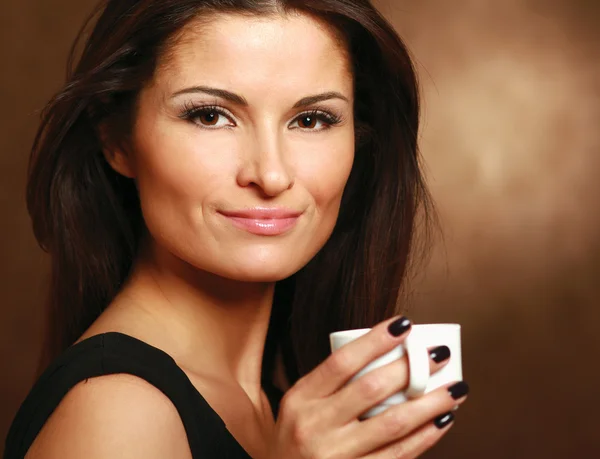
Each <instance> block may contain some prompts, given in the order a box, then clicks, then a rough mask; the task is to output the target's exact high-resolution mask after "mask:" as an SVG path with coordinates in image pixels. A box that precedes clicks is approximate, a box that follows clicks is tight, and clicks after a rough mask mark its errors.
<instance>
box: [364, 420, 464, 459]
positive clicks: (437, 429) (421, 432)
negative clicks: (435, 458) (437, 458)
mask: <svg viewBox="0 0 600 459" xmlns="http://www.w3.org/2000/svg"><path fill="white" fill-rule="evenodd" d="M453 424H454V414H453V413H452V412H448V413H443V414H442V415H440V416H438V418H436V419H435V420H434V421H432V422H430V423H428V424H427V425H425V426H423V427H421V428H420V429H418V430H416V431H415V432H413V433H412V434H411V435H409V436H407V437H405V438H403V439H402V440H399V441H396V442H394V443H392V444H390V445H387V446H384V447H383V448H380V449H379V450H377V451H374V452H372V453H369V454H367V455H366V456H361V459H414V458H416V457H419V456H420V455H421V454H423V453H424V452H425V451H427V450H428V449H430V448H431V447H432V446H433V445H435V444H436V443H437V442H438V441H439V440H440V439H441V438H442V437H443V436H444V435H445V434H446V433H447V432H448V430H449V429H450V427H451V426H452V425H453Z"/></svg>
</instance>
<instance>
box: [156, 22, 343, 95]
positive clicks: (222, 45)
mask: <svg viewBox="0 0 600 459" xmlns="http://www.w3.org/2000/svg"><path fill="white" fill-rule="evenodd" d="M350 67H351V66H350V62H349V59H348V56H347V52H346V48H345V44H344V42H343V40H342V39H341V37H340V35H339V33H338V32H337V31H336V30H335V29H334V28H332V27H331V26H329V25H327V24H325V23H324V22H322V21H320V20H318V19H316V18H313V17H311V16H309V15H305V14H300V13H293V14H288V15H286V16H281V15H272V16H247V15H240V14H223V13H221V14H218V15H214V16H211V17H209V18H201V19H200V20H197V21H194V22H192V23H190V24H188V25H187V26H186V27H185V28H184V29H183V30H182V32H181V33H180V34H179V36H178V38H177V40H176V41H175V42H174V44H173V45H172V46H171V48H170V49H169V50H168V52H167V53H166V54H165V57H164V58H163V60H162V62H161V64H160V65H159V67H158V68H157V72H156V75H155V83H158V84H159V85H162V86H166V87H169V88H170V89H175V88H181V87H182V86H185V85H195V84H198V82H199V81H202V82H203V83H209V82H210V81H214V82H215V83H216V84H220V85H221V86H223V85H227V86H231V87H232V88H242V89H243V88H261V87H265V86H269V87H271V88H272V90H273V91H275V90H277V89H286V88H288V89H290V90H292V89H293V90H294V91H302V88H306V90H307V91H310V92H313V91H315V90H318V89H319V88H323V89H325V88H327V89H329V90H330V89H334V88H333V87H332V86H334V87H335V88H337V89H338V90H343V89H346V90H347V91H348V92H350V89H349V88H351V85H352V75H351V73H350ZM348 95H351V94H348Z"/></svg>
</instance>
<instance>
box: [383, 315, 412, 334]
mask: <svg viewBox="0 0 600 459" xmlns="http://www.w3.org/2000/svg"><path fill="white" fill-rule="evenodd" d="M411 325H412V324H411V323H410V320H408V319H407V318H406V317H400V318H399V319H396V320H394V321H393V322H392V323H391V324H389V325H388V331H389V332H390V335H392V336H400V335H401V334H402V333H404V332H406V331H407V330H408V329H409V328H410V327H411Z"/></svg>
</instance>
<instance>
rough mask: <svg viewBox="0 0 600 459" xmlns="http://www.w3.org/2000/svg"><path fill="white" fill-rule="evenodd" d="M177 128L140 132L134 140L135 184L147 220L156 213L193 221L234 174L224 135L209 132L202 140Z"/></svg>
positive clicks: (231, 149)
mask: <svg viewBox="0 0 600 459" xmlns="http://www.w3.org/2000/svg"><path fill="white" fill-rule="evenodd" d="M178 131H179V130H178V129H171V130H170V131H169V132H168V133H167V132H161V131H160V130H155V131H154V132H153V134H152V135H146V136H144V135H143V133H142V135H141V137H142V138H143V140H142V141H141V142H138V143H137V144H136V153H137V155H136V156H137V158H136V159H137V160H136V164H137V166H138V167H137V171H136V172H137V182H138V189H139V194H140V200H141V203H142V208H143V212H144V216H145V218H146V220H147V223H148V226H155V225H153V224H152V223H151V222H150V221H149V220H157V219H161V220H164V221H172V222H173V221H177V222H178V223H184V222H185V223H188V224H190V223H191V224H193V223H194V222H195V220H196V219H197V218H198V216H199V210H200V209H199V206H202V205H203V204H205V203H206V202H209V201H210V200H211V197H212V196H213V195H215V194H216V193H218V192H219V190H221V189H222V188H223V187H224V186H227V185H228V182H229V181H230V180H231V177H235V173H234V171H233V170H232V168H234V167H235V156H236V155H235V148H234V146H232V145H231V144H230V142H227V139H225V138H219V136H214V137H213V139H211V142H210V144H207V143H205V142H199V141H198V138H197V137H194V136H193V135H190V134H189V133H188V132H185V131H184V132H178ZM154 223H155V224H159V222H154Z"/></svg>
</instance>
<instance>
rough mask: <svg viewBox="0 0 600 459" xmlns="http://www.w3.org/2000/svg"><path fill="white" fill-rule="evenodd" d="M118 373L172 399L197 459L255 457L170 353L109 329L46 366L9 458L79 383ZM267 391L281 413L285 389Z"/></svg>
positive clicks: (16, 428)
mask: <svg viewBox="0 0 600 459" xmlns="http://www.w3.org/2000/svg"><path fill="white" fill-rule="evenodd" d="M115 373H128V374H131V375H135V376H137V377H140V378H142V379H144V380H146V381H148V382H149V383H150V384H152V385H153V386H155V387H157V388H158V389H160V390H161V391H162V392H163V393H164V394H165V395H166V396H167V397H168V398H169V399H170V400H171V402H172V403H173V405H174V406H175V408H176V409H177V411H178V413H179V416H180V417H181V420H182V422H183V426H184V427H185V431H186V434H187V438H188V442H189V446H190V450H191V452H192V457H193V458H194V459H199V458H201V459H209V458H219V459H238V458H239V459H242V458H244V459H247V458H249V457H250V455H249V454H248V453H247V452H246V451H245V450H244V448H242V446H241V445H240V444H239V443H238V442H237V440H236V439H235V437H234V436H233V435H232V434H231V432H229V430H227V426H226V425H225V422H224V421H223V419H221V417H220V416H219V415H218V414H217V413H216V411H214V410H213V409H212V408H211V406H210V405H209V404H208V402H207V401H206V400H205V399H204V398H203V397H202V395H200V392H198V391H197V390H196V388H195V387H194V385H193V384H192V383H191V381H190V380H189V378H188V377H187V375H186V374H185V372H184V371H183V370H182V369H181V368H180V367H179V366H178V365H177V364H176V363H175V360H174V359H173V358H172V357H171V356H170V355H168V354H167V353H166V352H164V351H162V350H160V349H158V348H156V347H153V346H151V345H149V344H147V343H145V342H143V341H140V340H138V339H137V338H133V337H132V336H129V335H125V334H123V333H118V332H109V333H103V334H100V335H95V336H92V337H90V338H87V339H85V340H82V341H80V342H79V343H77V344H74V345H73V346H71V347H69V348H68V349H67V350H65V351H64V352H63V353H62V354H61V355H60V356H59V357H58V358H57V359H56V360H54V361H53V362H52V363H51V364H50V366H49V367H48V368H47V369H46V370H45V371H44V373H43V374H42V375H41V376H40V378H39V379H38V380H37V381H36V382H35V384H34V386H33V387H32V389H31V391H30V392H29V394H28V395H27V397H26V399H25V401H24V402H23V403H22V405H21V407H20V408H19V411H18V412H17V415H16V416H15V418H14V420H13V423H12V425H11V427H10V430H9V432H8V436H7V438H6V444H5V450H4V459H13V458H22V457H24V456H25V454H26V453H27V450H28V449H29V447H30V446H31V444H32V443H33V440H34V439H35V437H36V436H37V434H38V433H39V432H40V430H41V428H42V426H43V425H44V423H45V422H46V420H47V419H48V418H49V417H50V415H51V414H52V412H53V411H54V409H55V408H56V407H57V406H58V404H59V403H60V401H61V400H62V398H63V397H64V396H65V395H66V394H67V392H68V391H69V390H70V389H71V388H73V386H75V385H76V384H77V383H79V382H81V381H83V380H85V379H87V378H91V377H94V376H101V375H109V374H115ZM264 390H265V392H266V394H267V396H268V398H269V401H270V402H271V406H272V408H273V414H274V416H277V411H278V408H279V401H280V399H281V396H282V392H281V391H279V389H277V388H276V387H274V386H270V387H269V386H265V387H264Z"/></svg>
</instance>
